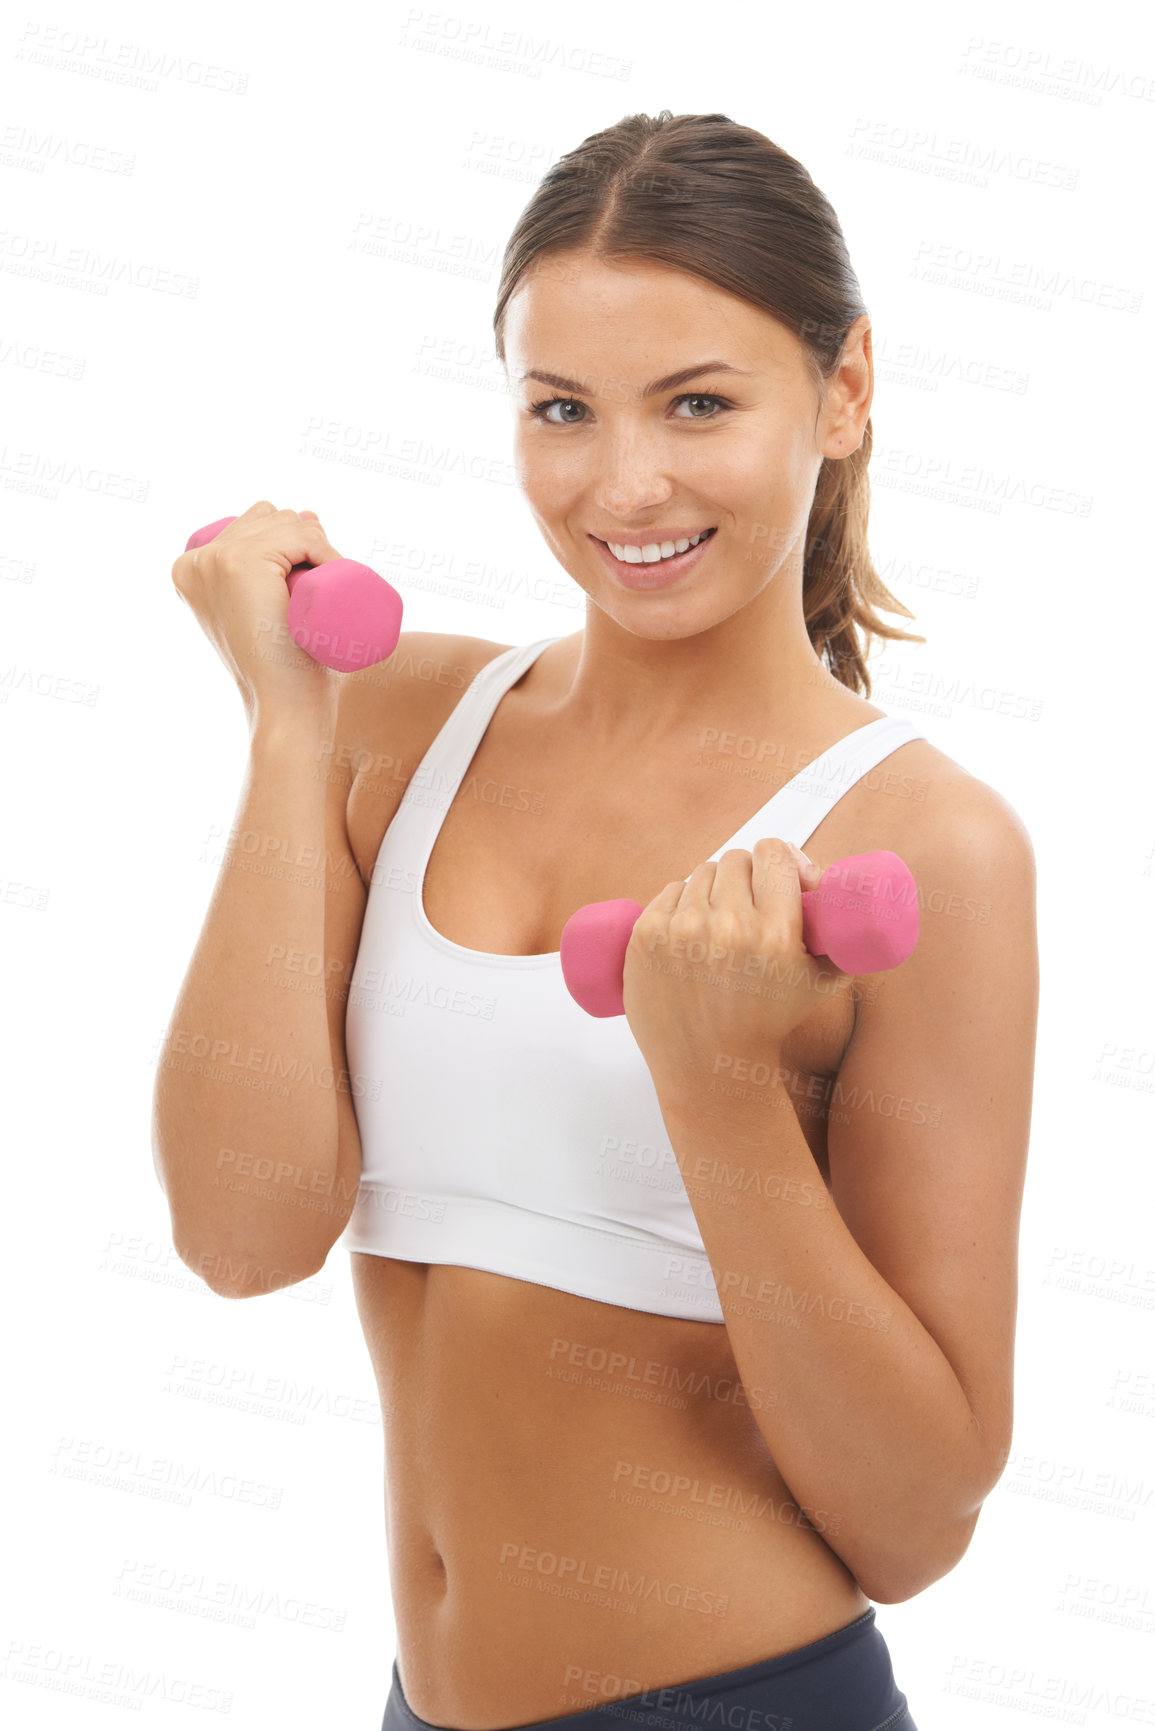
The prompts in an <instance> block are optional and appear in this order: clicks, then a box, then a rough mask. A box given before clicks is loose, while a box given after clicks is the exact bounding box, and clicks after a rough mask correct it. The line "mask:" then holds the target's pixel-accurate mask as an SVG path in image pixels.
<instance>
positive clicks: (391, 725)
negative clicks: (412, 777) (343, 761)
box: [341, 631, 512, 755]
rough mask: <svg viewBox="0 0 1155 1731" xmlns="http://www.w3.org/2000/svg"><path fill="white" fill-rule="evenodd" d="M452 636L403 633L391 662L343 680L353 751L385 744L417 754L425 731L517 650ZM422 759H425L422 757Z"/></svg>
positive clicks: (343, 713) (343, 705)
mask: <svg viewBox="0 0 1155 1731" xmlns="http://www.w3.org/2000/svg"><path fill="white" fill-rule="evenodd" d="M511 647H512V645H511V644H508V643H491V642H490V641H489V639H488V638H485V637H464V636H459V635H457V634H456V633H453V632H448V631H402V632H401V634H400V636H399V637H398V639H397V647H396V649H395V650H394V651H393V654H392V655H391V656H390V657H389V659H388V661H382V662H379V663H378V664H377V666H375V667H367V668H365V669H364V670H363V671H362V672H358V673H347V674H344V675H343V676H342V687H341V721H342V732H343V735H344V737H345V739H346V740H347V741H348V742H349V744H350V746H352V747H353V748H354V749H357V750H360V751H374V750H377V749H379V748H380V746H381V744H382V742H383V741H385V740H390V741H393V742H395V743H400V741H401V740H402V739H403V740H404V743H405V745H406V746H407V747H408V748H409V749H410V750H412V749H413V747H414V745H415V744H416V743H418V742H419V741H420V740H421V736H422V733H423V731H424V730H425V729H426V728H431V730H432V731H431V732H430V734H429V738H427V739H425V741H424V743H423V744H422V747H421V754H423V753H424V750H425V747H426V746H428V744H429V742H430V740H431V739H432V737H433V734H434V733H436V732H437V730H438V728H439V727H441V726H442V725H443V723H444V722H445V720H446V718H447V717H448V715H449V714H450V712H451V710H452V709H453V707H454V705H455V704H456V702H457V699H458V698H459V697H460V696H461V695H462V693H463V692H464V691H465V690H466V688H467V687H468V686H469V684H470V683H471V681H472V680H473V679H474V677H475V676H476V675H477V674H478V673H479V672H480V671H481V669H482V668H483V667H484V666H485V664H486V662H488V661H492V660H493V658H494V657H495V656H497V655H501V654H503V653H504V651H505V650H507V649H509V648H511ZM419 755H420V754H419Z"/></svg>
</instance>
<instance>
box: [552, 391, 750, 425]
mask: <svg viewBox="0 0 1155 1731" xmlns="http://www.w3.org/2000/svg"><path fill="white" fill-rule="evenodd" d="M674 403H675V405H678V404H681V403H714V404H716V405H717V406H718V407H719V408H720V409H721V410H722V411H723V412H724V411H725V410H726V409H730V408H733V406H734V405H733V404H732V403H731V402H729V401H728V400H727V398H725V397H717V396H714V395H713V394H712V393H709V394H707V393H705V392H703V391H683V392H682V394H681V396H680V397H675V398H674ZM555 407H558V408H563V409H582V410H583V411H584V409H585V404H584V403H580V402H578V400H577V398H576V397H547V398H545V399H544V400H543V401H542V402H540V403H533V404H532V405H531V406H530V409H529V413H530V414H531V415H532V416H533V417H534V418H535V419H536V420H539V421H548V422H549V425H550V426H551V427H580V426H581V425H582V422H581V421H580V420H574V419H567V420H563V421H555V420H553V419H552V418H551V416H550V414H549V410H550V409H552V408H555ZM677 418H678V419H679V420H688V421H716V420H718V419H719V418H720V417H719V416H718V415H717V414H712V415H681V416H678V417H677Z"/></svg>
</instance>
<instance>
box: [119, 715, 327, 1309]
mask: <svg viewBox="0 0 1155 1731" xmlns="http://www.w3.org/2000/svg"><path fill="white" fill-rule="evenodd" d="M331 732H332V718H331V716H330V715H329V714H328V713H327V711H325V710H324V709H323V707H322V706H318V708H317V709H316V711H314V710H312V709H308V710H305V711H303V712H302V713H301V714H299V715H297V716H294V717H293V718H292V719H291V720H286V721H285V722H283V723H278V724H277V725H276V726H275V727H273V726H270V727H268V728H267V729H265V728H259V729H257V731H256V732H255V733H254V734H253V737H252V739H251V742H250V751H249V762H248V768H247V774H246V779H245V784H244V787H243V790H242V794H241V798H240V801H239V803H238V808H237V812H236V817H235V820H234V827H233V837H236V838H238V840H239V839H240V838H244V845H236V846H234V845H231V842H232V838H230V845H228V846H226V851H225V857H224V861H223V863H222V865H221V868H220V872H219V875H218V878H217V883H216V886H215V888H214V891H213V896H212V900H211V902H210V905H209V909H208V912H207V914H206V917H205V921H204V925H203V927H202V930H201V933H200V937H199V940H198V942H197V946H196V949H195V951H194V953H193V957H192V960H191V962H190V964H189V968H188V971H187V973H186V975H185V979H184V983H183V985H182V987H181V991H180V994H179V996H178V998H177V1001H176V1004H175V1006H174V1009H173V1013H172V1017H171V1020H170V1023H169V1027H168V1029H167V1031H166V1036H165V1040H164V1043H163V1046H162V1049H161V1053H160V1059H159V1064H158V1072H157V1081H156V1088H155V1093H154V1116H153V1147H154V1161H155V1164H156V1168H157V1173H158V1176H159V1177H160V1179H161V1183H162V1185H163V1187H164V1190H165V1193H166V1195H167V1197H168V1201H169V1205H170V1209H171V1213H172V1222H173V1236H174V1242H175V1243H176V1246H177V1249H178V1251H179V1252H180V1253H181V1255H182V1256H183V1257H184V1259H185V1260H186V1261H187V1262H189V1264H190V1266H192V1267H194V1268H196V1269H197V1271H198V1272H200V1273H201V1274H202V1275H203V1277H204V1278H205V1279H206V1280H207V1281H208V1282H209V1284H210V1285H217V1284H220V1285H222V1286H224V1285H227V1286H229V1287H231V1288H232V1289H234V1290H236V1289H240V1290H248V1291H267V1290H270V1289H272V1288H275V1287H276V1286H278V1285H283V1284H286V1283H287V1282H289V1281H290V1280H292V1279H300V1278H301V1277H302V1270H303V1269H304V1270H307V1269H308V1267H309V1266H310V1264H311V1262H312V1260H313V1259H314V1258H315V1255H316V1245H317V1244H318V1242H320V1241H322V1240H324V1239H325V1238H326V1237H327V1238H328V1239H329V1240H331V1238H332V1232H331V1231H329V1230H328V1225H327V1223H322V1222H321V1216H320V1215H319V1214H318V1208H320V1209H321V1210H322V1211H324V1210H325V1209H326V1208H327V1209H328V1210H330V1212H331V1211H332V1209H333V1208H334V1207H339V1206H340V1204H341V1198H340V1196H339V1195H337V1193H336V1192H337V1189H338V1187H339V1181H340V1175H339V1174H338V1170H337V1155H338V1103H337V1089H338V1088H339V1087H341V1086H342V1085H343V1079H342V1078H341V1077H339V1076H336V1075H335V1074H334V1072H333V1068H332V1061H331V1060H332V1054H331V1041H330V1034H329V1026H328V1019H327V1009H326V998H325V995H324V992H323V991H291V990H286V989H285V985H284V979H285V977H286V976H285V975H284V973H283V971H282V969H281V967H280V966H279V964H278V963H277V961H276V957H277V956H284V955H288V954H290V953H292V952H293V951H297V952H299V953H300V954H301V955H303V956H307V957H313V956H322V955H323V954H324V932H325V904H326V882H327V861H326V848H325V802H326V783H325V780H324V778H323V776H320V775H318V773H317V764H318V756H319V746H320V743H321V742H322V741H323V740H324V739H325V738H327V737H331ZM250 837H255V838H256V846H255V847H254V848H252V849H251V850H250V848H249V846H248V838H250ZM322 980H323V981H324V975H322ZM307 983H309V982H308V981H307V979H304V978H303V979H302V984H307ZM347 1177H348V1179H349V1182H351V1183H352V1184H354V1185H355V1182H356V1176H355V1175H354V1174H349V1175H347ZM225 1264H228V1266H227V1267H226V1266H225ZM238 1270H243V1272H240V1273H238Z"/></svg>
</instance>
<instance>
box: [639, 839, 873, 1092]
mask: <svg viewBox="0 0 1155 1731" xmlns="http://www.w3.org/2000/svg"><path fill="white" fill-rule="evenodd" d="M822 871H823V868H822V867H821V866H818V865H815V864H814V863H813V862H812V861H810V860H808V859H807V857H806V855H805V854H804V853H802V851H801V849H799V848H797V847H795V845H794V843H793V842H787V841H782V840H781V839H780V838H778V837H770V838H768V839H766V840H763V841H758V842H755V844H754V848H753V851H752V852H751V851H749V850H748V849H746V848H729V849H728V850H727V851H726V852H725V853H724V854H723V855H722V857H721V859H720V860H717V861H714V860H707V861H706V862H705V863H704V864H703V865H700V866H698V867H696V868H695V870H694V871H692V872H691V873H690V876H689V877H688V878H687V879H686V880H685V882H684V883H683V882H681V881H675V882H674V883H669V884H667V885H666V887H665V889H664V890H662V891H661V893H660V894H659V895H656V896H655V897H654V899H653V901H652V902H650V903H649V905H648V906H647V907H645V908H643V910H642V912H641V914H640V915H639V917H638V920H637V922H636V924H635V925H634V928H633V931H632V933H631V934H630V941H629V944H628V946H627V948H626V955H625V965H624V968H623V974H622V1002H623V1005H624V1008H625V1014H626V1020H627V1021H628V1022H629V1025H630V1029H631V1031H632V1033H633V1035H634V1038H635V1039H636V1041H637V1042H638V1046H639V1047H640V1049H641V1051H642V1054H643V1056H644V1057H645V1060H646V1063H647V1065H648V1066H649V1069H650V1073H651V1075H652V1076H653V1078H654V1082H655V1084H656V1085H657V1087H658V1088H659V1092H661V1091H663V1089H667V1090H671V1089H672V1090H674V1091H676V1092H680V1093H682V1094H685V1093H686V1091H687V1090H689V1091H690V1092H692V1093H694V1094H696V1093H698V1092H700V1090H701V1088H702V1087H703V1086H708V1084H709V1080H710V1078H711V1077H712V1076H714V1075H716V1074H717V1073H718V1072H719V1070H721V1069H723V1068H725V1069H729V1068H730V1062H729V1061H730V1060H736V1059H739V1058H748V1059H752V1060H755V1061H761V1062H763V1063H765V1062H771V1063H773V1062H774V1061H775V1060H776V1059H777V1058H779V1057H780V1056H781V1051H782V1046H783V1044H784V1042H785V1039H786V1036H787V1035H788V1034H789V1033H790V1032H791V1030H792V1029H794V1028H796V1027H797V1026H798V1025H799V1023H801V1022H803V1021H805V1020H806V1018H807V1017H808V1016H810V1015H811V1014H813V1012H814V1011H815V1010H817V1009H819V1008H821V1007H822V1005H823V1004H825V1003H828V1002H829V1000H830V996H831V994H832V993H833V992H834V991H835V990H836V988H837V986H838V982H839V981H841V980H844V979H846V978H847V976H846V975H845V974H843V972H842V971H841V969H839V968H837V967H835V965H834V963H833V962H832V961H831V960H830V958H829V957H828V956H823V957H816V956H812V955H810V953H809V951H808V950H807V949H806V948H805V946H804V944H803V942H802V892H803V891H804V890H812V889H816V888H817V887H818V882H819V879H820V878H821V876H822ZM722 1060H727V1062H725V1064H723V1063H722Z"/></svg>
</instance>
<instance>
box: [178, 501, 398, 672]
mask: <svg viewBox="0 0 1155 1731" xmlns="http://www.w3.org/2000/svg"><path fill="white" fill-rule="evenodd" d="M235 522H236V518H235V517H218V518H217V520H216V522H215V523H206V524H205V526H204V528H203V529H195V530H194V531H193V533H192V534H191V535H190V536H189V538H188V540H187V542H186V543H185V552H186V553H188V552H190V551H191V550H192V548H194V547H203V546H204V545H205V544H206V543H207V542H209V541H213V540H215V539H216V537H217V536H218V535H219V534H220V532H221V530H222V529H225V528H227V527H228V525H229V524H230V523H235ZM285 582H286V583H287V584H288V588H289V620H288V623H289V635H290V637H291V638H292V639H293V642H294V643H296V644H298V645H299V646H300V648H302V649H303V650H304V651H305V653H306V654H307V655H311V656H312V657H313V660H314V661H320V662H321V663H322V664H323V665H324V666H325V667H331V668H332V669H333V670H334V672H337V673H352V672H354V671H355V669H357V668H360V667H373V666H375V665H376V663H377V662H378V661H387V660H388V658H389V657H390V656H391V655H392V653H393V651H394V650H395V649H396V647H397V639H398V637H399V636H400V634H401V615H402V612H403V606H402V601H401V597H400V595H398V593H397V591H396V589H394V588H393V585H392V584H391V583H387V582H386V581H385V579H384V577H382V576H380V575H379V574H378V573H377V572H376V571H372V570H370V568H369V566H368V565H359V564H358V563H357V561H356V560H355V559H327V560H325V562H324V563H323V564H321V565H312V564H310V563H309V562H308V561H307V560H306V561H305V563H304V564H301V565H294V566H293V568H292V570H291V571H290V572H289V574H288V576H287V577H286V578H285Z"/></svg>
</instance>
